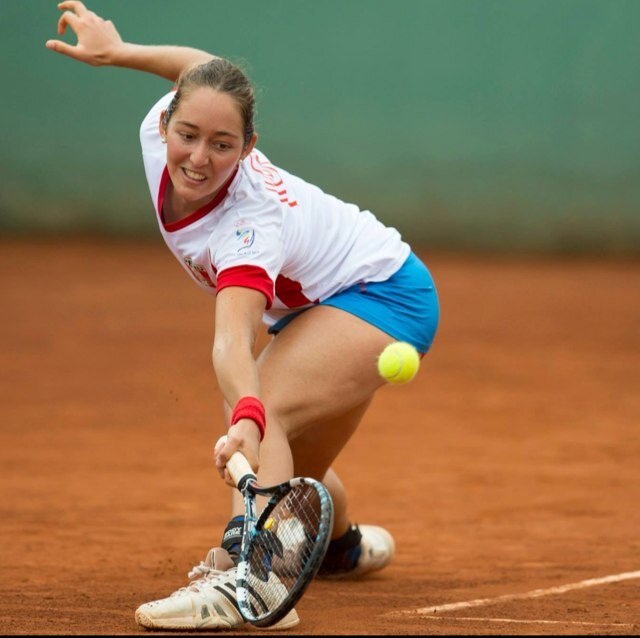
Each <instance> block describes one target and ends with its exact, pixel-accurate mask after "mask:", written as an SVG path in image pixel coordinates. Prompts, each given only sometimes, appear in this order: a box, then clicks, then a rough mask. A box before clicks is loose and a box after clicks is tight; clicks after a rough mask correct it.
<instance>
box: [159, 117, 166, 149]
mask: <svg viewBox="0 0 640 638" xmlns="http://www.w3.org/2000/svg"><path fill="white" fill-rule="evenodd" d="M166 112H167V111H166V110H165V111H162V113H160V120H159V121H158V132H159V133H160V137H161V138H162V141H163V142H166V138H167V127H166V126H165V125H164V115H165V113H166Z"/></svg>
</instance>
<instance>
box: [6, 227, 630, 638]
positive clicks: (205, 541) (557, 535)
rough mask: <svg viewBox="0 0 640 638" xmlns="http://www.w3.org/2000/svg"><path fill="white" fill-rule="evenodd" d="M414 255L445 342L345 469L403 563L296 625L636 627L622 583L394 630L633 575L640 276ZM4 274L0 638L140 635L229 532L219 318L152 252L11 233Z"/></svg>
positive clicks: (356, 446) (499, 630)
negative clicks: (213, 357) (153, 604)
mask: <svg viewBox="0 0 640 638" xmlns="http://www.w3.org/2000/svg"><path fill="white" fill-rule="evenodd" d="M424 257H425V260H426V262H427V264H428V265H429V266H430V268H431V270H432V272H433V274H434V276H435V278H436V281H437V283H438V285H439V289H440V297H441V301H442V324H441V330H440V333H439V335H438V338H437V342H436V344H435V346H434V348H433V350H432V353H431V354H430V355H429V356H428V358H426V359H425V361H424V364H423V369H422V370H421V371H420V374H419V375H418V377H417V378H416V380H414V381H413V382H412V383H411V384H409V385H406V386H402V387H386V388H383V389H382V390H381V391H380V393H379V395H378V397H377V398H376V401H375V402H374V405H373V407H372V409H371V411H370V413H369V414H368V416H367V417H366V420H365V422H364V423H363V424H362V427H361V429H360V431H359V432H358V433H357V434H356V436H355V437H354V439H353V440H352V441H351V442H350V444H349V446H348V448H347V449H346V450H345V452H344V454H343V456H342V457H341V458H340V459H339V463H338V465H339V469H340V470H341V471H342V474H343V477H344V480H345V482H346V484H347V486H348V488H349V490H350V492H351V495H352V499H353V516H354V518H355V520H356V521H359V522H375V523H379V524H382V525H385V526H387V527H388V528H389V529H390V530H391V531H392V532H393V534H394V535H395V537H396V539H397V556H396V560H395V562H394V563H393V564H392V565H391V566H390V567H389V568H388V569H386V570H384V571H383V572H381V573H379V574H378V575H375V576H372V577H371V578H369V579H367V580H363V581H360V582H350V583H326V582H316V583H314V584H313V585H312V586H311V588H310V589H309V591H308V593H307V594H306V596H305V597H304V598H303V600H302V601H301V602H300V604H299V605H298V610H299V613H300V615H301V617H302V623H301V624H300V625H299V627H298V628H297V629H296V631H295V632H292V633H299V634H303V635H312V634H358V633H363V634H403V633H404V634H458V633H463V634H467V635H469V634H473V635H475V634H532V633H535V634H550V635H552V634H626V635H629V634H635V635H638V634H640V606H639V604H638V598H639V593H640V592H639V587H638V584H639V582H640V579H637V578H632V579H628V580H625V581H620V582H614V583H611V584H605V585H599V586H594V587H589V588H584V589H580V590H575V591H571V592H567V593H563V594H555V595H546V596H543V597H539V598H529V599H524V600H512V601H506V602H501V603H492V604H487V605H482V606H479V607H475V608H467V609H462V610H457V611H448V612H442V613H435V614H430V615H428V616H424V615H422V616H421V615H418V614H400V615H393V614H391V613H390V612H401V611H411V610H415V609H419V608H424V607H431V606H435V605H442V604H446V603H454V602H459V601H469V600H472V599H478V598H493V597H497V596H502V595H508V594H518V593H524V592H529V591H531V590H534V589H547V588H551V587H555V586H559V585H565V584H570V583H576V582H580V581H583V580H585V579H590V578H600V577H604V576H609V575H618V574H621V573H624V572H634V571H636V570H639V569H640V540H639V537H638V530H640V508H639V507H638V505H639V502H640V462H639V461H638V458H639V457H640V435H639V434H638V426H639V423H638V422H639V417H640V392H639V389H640V294H639V291H640V263H639V262H638V261H605V260H599V261H586V260H582V259H574V260H564V261H558V260H551V259H544V260H534V259H526V258H508V257H493V258H481V257H473V256H466V257H456V256H447V255H424ZM0 274H1V281H2V313H1V315H0V317H1V319H0V322H1V323H0V335H1V336H0V338H1V339H2V341H1V342H0V346H1V350H2V357H3V366H2V367H3V373H2V378H3V380H2V385H1V387H0V393H1V394H0V399H1V405H2V414H1V429H0V461H1V463H2V465H1V467H2V500H1V503H0V508H1V516H0V521H1V523H0V547H1V550H0V551H1V556H0V558H1V561H0V565H1V569H2V578H1V579H0V588H1V589H2V596H1V597H0V618H1V619H2V624H1V627H2V631H3V633H5V634H37V633H50V634H51V633H53V634H56V633H57V634H92V633H95V634H130V633H144V632H143V631H142V630H139V629H138V628H137V627H136V625H135V623H134V619H133V612H134V610H135V608H136V607H137V606H138V605H139V604H140V603H141V602H145V601H147V600H150V599H154V598H157V597H160V596H164V595H166V594H168V593H170V592H171V591H173V590H174V589H176V588H177V587H179V586H181V585H183V584H184V583H185V578H186V573H187V571H188V570H189V569H190V568H191V566H192V565H193V564H196V563H198V562H199V561H200V559H201V558H203V557H204V554H205V552H206V550H207V549H208V548H209V547H210V546H211V545H214V544H217V541H218V538H219V535H220V532H221V529H222V526H223V525H224V522H225V520H226V514H227V507H226V502H227V501H226V491H225V490H226V488H225V487H224V486H223V485H222V483H221V482H220V481H219V480H218V479H217V475H216V474H215V472H214V469H213V466H212V462H211V447H212V443H213V441H215V439H216V438H217V436H218V435H219V434H220V431H221V419H220V408H219V391H218V389H217V387H216V383H215V379H214V376H213V372H212V370H211V367H210V356H209V349H210V343H211V339H212V330H213V328H212V326H213V324H212V309H213V302H212V300H211V299H210V298H208V297H207V296H206V295H204V294H203V293H201V292H200V291H199V290H198V289H197V288H196V286H195V285H194V284H192V283H191V282H190V281H189V280H188V278H187V276H186V275H185V274H184V273H183V272H182V270H181V269H180V268H179V266H178V265H177V263H175V262H174V260H173V257H171V256H170V254H169V253H168V251H167V250H166V249H165V248H164V246H161V245H159V243H157V242H151V243H149V244H147V245H139V246H134V245H132V244H128V243H100V242H97V241H96V242H94V241H70V242H67V243H64V242H62V241H40V242H33V241H26V240H21V241H16V242H9V241H8V240H5V241H3V242H1V243H0ZM250 632H251V628H247V630H246V631H244V632H238V633H245V634H246V633H250Z"/></svg>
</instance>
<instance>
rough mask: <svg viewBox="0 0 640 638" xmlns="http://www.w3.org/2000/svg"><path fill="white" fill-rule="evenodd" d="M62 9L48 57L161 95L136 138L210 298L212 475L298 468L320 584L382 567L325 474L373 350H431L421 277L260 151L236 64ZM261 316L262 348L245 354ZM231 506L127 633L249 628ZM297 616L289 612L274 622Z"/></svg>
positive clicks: (349, 211)
mask: <svg viewBox="0 0 640 638" xmlns="http://www.w3.org/2000/svg"><path fill="white" fill-rule="evenodd" d="M58 7H59V9H60V10H61V11H62V14H61V16H60V19H59V22H58V33H59V34H60V35H63V34H64V33H65V31H66V29H67V27H70V28H71V30H72V31H73V32H74V33H75V35H76V38H77V43H76V44H73V45H72V44H68V43H65V42H63V41H61V40H49V41H47V43H46V46H47V47H48V48H49V49H51V50H53V51H56V52H58V53H61V54H64V55H67V56H69V57H71V58H74V59H76V60H79V61H81V62H85V63H87V64H90V65H93V66H100V65H112V66H119V67H125V68H129V69H136V70H140V71H144V72H148V73H153V74H156V75H158V76H161V77H163V78H166V79H167V80H169V81H170V82H171V83H173V85H172V86H173V90H168V91H167V94H166V95H163V96H162V97H160V99H158V100H157V101H156V102H155V104H153V106H152V107H151V109H150V111H149V113H148V115H147V116H146V117H145V118H144V121H143V122H142V125H141V128H140V140H141V145H142V156H143V160H144V167H145V171H146V176H147V181H148V184H149V188H150V191H151V197H152V200H153V204H154V207H155V210H156V214H157V219H158V224H159V228H160V232H161V234H162V236H163V238H164V240H165V241H166V243H167V245H168V247H169V249H170V250H171V251H172V253H173V254H174V255H175V257H176V258H177V259H178V261H179V262H180V264H181V265H182V266H183V267H184V269H185V270H186V272H187V273H188V275H189V276H190V277H192V278H193V280H194V281H195V283H196V284H197V285H199V286H200V287H201V288H202V289H204V290H205V291H206V292H208V293H210V294H212V295H215V336H214V343H213V353H212V357H213V367H214V371H215V375H216V377H217V380H218V383H219V387H220V389H221V392H222V395H223V397H224V402H225V414H226V416H227V423H226V425H227V426H228V427H227V428H224V430H226V434H227V437H226V439H223V441H226V443H222V444H219V445H218V446H216V449H215V452H214V457H215V464H216V466H217V469H218V471H219V473H220V475H221V477H222V478H223V479H224V480H225V481H226V482H227V483H229V484H230V485H233V483H232V481H231V478H230V476H229V474H228V472H227V471H226V469H225V466H226V463H227V461H228V460H229V458H230V457H231V455H232V454H233V453H234V452H236V451H240V452H242V453H243V454H244V455H245V456H246V457H247V459H248V460H249V462H250V464H251V466H252V467H253V469H254V470H255V471H257V476H258V480H259V481H260V483H261V484H262V485H273V484H276V483H279V482H282V481H284V480H286V479H289V478H291V477H292V476H293V475H294V472H295V475H296V476H309V477H313V478H316V479H318V480H321V481H322V482H323V483H324V484H325V485H326V487H327V488H328V490H329V492H330V494H331V497H332V500H333V505H334V526H333V533H332V540H331V543H330V545H329V549H328V550H327V554H326V556H325V559H324V562H323V564H322V567H321V571H320V575H322V576H327V577H335V578H345V577H355V576H362V575H364V574H367V573H369V572H372V571H374V570H379V569H381V568H383V567H384V566H385V565H387V564H388V563H389V561H390V560H391V558H392V556H393V554H394V550H395V545H394V540H393V538H392V536H391V535H390V534H389V532H387V531H386V530H385V529H383V528H381V527H377V526H374V525H360V526H357V525H354V524H353V523H352V522H351V519H350V517H349V511H348V507H347V496H346V494H345V490H344V487H343V485H342V483H341V481H340V479H339V477H338V475H337V474H336V472H335V471H334V470H333V469H332V464H333V462H334V460H335V459H336V457H337V456H338V454H339V453H340V451H341V450H342V448H343V447H344V446H345V444H346V443H347V441H348V440H349V438H350V437H351V436H352V434H353V433H354V431H355V430H356V428H357V427H358V425H359V423H360V422H361V420H362V418H363V416H364V414H365V412H366V410H367V407H368V406H369V404H370V402H371V400H372V398H373V396H374V393H375V392H376V390H377V389H378V388H380V387H381V385H382V384H383V383H384V381H383V380H382V379H381V377H380V376H379V374H378V372H377V368H376V360H377V357H378V355H379V354H380V353H381V352H382V350H383V349H384V348H385V346H387V345H388V344H389V343H391V342H393V341H396V340H399V341H407V342H409V343H411V344H413V345H414V346H415V347H416V348H417V350H418V351H419V352H420V353H426V352H427V351H428V350H429V348H430V347H431V344H432V341H433V339H434V336H435V333H436V329H437V324H438V317H439V306H438V300H437V293H436V289H435V286H434V283H433V280H432V278H431V276H430V273H429V271H428V270H427V268H426V267H425V265H424V264H423V263H422V262H421V261H420V260H419V258H418V257H417V256H416V255H415V254H414V253H413V252H412V250H411V248H410V246H409V245H408V244H407V243H406V242H405V241H404V240H403V239H402V237H401V236H400V234H399V233H398V231H397V230H395V229H394V228H390V227H387V226H385V225H383V224H382V223H381V222H380V221H379V220H377V219H376V217H375V216H374V215H373V214H372V213H371V212H369V211H366V210H360V209H359V208H358V207H357V206H356V205H354V204H349V203H345V202H343V201H341V200H339V199H337V198H336V197H333V196H331V195H328V194H326V193H324V192H323V191H322V190H320V189H319V188H318V187H316V186H314V185H312V184H310V183H308V182H306V181H304V180H303V179H300V178H299V177H296V176H294V175H293V174H291V173H289V172H287V171H286V170H284V169H282V168H279V167H277V166H275V165H274V164H272V163H271V162H270V161H269V159H268V158H267V157H266V156H265V155H264V154H263V153H261V152H260V151H259V150H258V149H257V147H256V142H257V139H258V136H257V134H256V131H255V130H254V122H253V113H254V96H253V90H252V87H251V84H250V82H249V81H248V79H247V77H246V76H245V75H244V74H243V72H242V71H241V70H240V69H239V68H237V67H236V66H235V65H234V64H232V63H231V62H229V61H228V60H226V59H223V58H220V57H216V56H214V55H211V54H209V53H206V52H204V51H200V50H196V49H192V48H188V47H180V46H145V45H138V44H133V43H128V42H124V41H123V40H122V38H121V37H120V35H119V33H118V31H117V30H116V28H115V26H114V25H113V23H112V22H111V21H109V20H104V19H102V18H101V17H99V16H98V15H96V14H95V13H94V12H92V11H90V10H88V9H87V8H86V7H85V5H84V4H83V3H82V2H79V1H76V0H68V1H66V2H61V3H60V4H59V5H58ZM354 161H357V152H356V151H354ZM261 322H264V324H266V326H267V327H268V332H269V333H270V334H271V335H272V338H271V341H270V342H269V343H268V345H267V346H266V347H265V348H264V349H263V350H262V352H261V353H260V354H259V356H258V357H257V358H256V357H254V345H255V342H256V337H257V335H258V332H259V329H260V325H261ZM222 433H223V428H222V427H221V432H220V433H219V434H222ZM374 470H375V468H374ZM231 500H232V503H231V520H230V522H229V524H228V526H227V528H226V530H225V531H224V533H223V536H222V540H221V546H220V547H216V548H213V549H211V550H210V551H209V553H208V554H207V557H206V559H205V560H204V561H202V562H201V563H200V564H199V565H198V566H196V567H195V568H194V569H193V570H192V571H191V572H190V578H191V579H192V580H191V582H190V584H189V585H188V586H186V587H183V588H182V589H179V590H178V591H177V592H175V593H174V594H172V595H171V596H170V597H168V598H164V599H162V600H158V601H154V602H151V603H147V604H144V605H142V606H141V607H140V608H139V609H138V610H137V612H136V619H137V621H138V623H139V624H141V625H142V626H144V627H147V628H151V629H212V628H233V627H237V626H239V625H241V624H242V623H243V622H244V621H243V618H242V617H241V616H240V614H239V613H238V609H237V604H236V600H235V590H234V583H235V575H234V568H235V563H234V560H237V554H238V547H239V544H240V537H241V531H242V513H243V511H244V508H243V503H242V499H241V496H240V494H239V493H238V492H237V491H236V490H232V499H231ZM298 622H299V620H298V616H297V614H296V612H295V609H293V610H292V611H291V612H290V613H289V614H288V615H287V616H286V617H285V618H283V619H282V620H281V621H280V622H279V623H278V624H277V625H275V626H274V627H275V628H276V629H285V628H288V627H293V626H295V625H296V624H297V623H298Z"/></svg>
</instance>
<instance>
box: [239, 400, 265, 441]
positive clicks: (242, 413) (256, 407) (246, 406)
mask: <svg viewBox="0 0 640 638" xmlns="http://www.w3.org/2000/svg"><path fill="white" fill-rule="evenodd" d="M240 419H251V420H252V421H253V422H254V423H255V424H256V425H257V426H258V429H259V430H260V440H261V441H262V439H264V431H265V430H266V429H267V418H266V416H265V412H264V405H263V404H262V401H260V399H258V398H257V397H242V398H241V399H240V400H239V401H238V403H236V407H235V408H233V413H232V414H231V425H235V424H236V423H237V422H238V421H239V420H240Z"/></svg>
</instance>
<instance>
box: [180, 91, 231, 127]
mask: <svg viewBox="0 0 640 638" xmlns="http://www.w3.org/2000/svg"><path fill="white" fill-rule="evenodd" d="M173 119H175V120H180V121H185V122H188V123H189V124H192V125H194V126H197V127H198V128H201V129H209V128H211V129H217V128H219V127H220V126H221V125H222V126H224V127H225V128H233V129H237V130H239V131H242V128H243V127H242V114H241V112H240V105H239V104H238V103H237V102H236V100H235V99H234V98H233V97H231V96H230V95H229V94H227V93H222V92H220V91H216V90H214V89H211V88H208V87H196V88H192V89H189V90H188V91H186V92H185V93H183V95H182V96H181V97H180V101H179V103H178V108H177V109H176V112H175V114H174V118H173Z"/></svg>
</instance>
